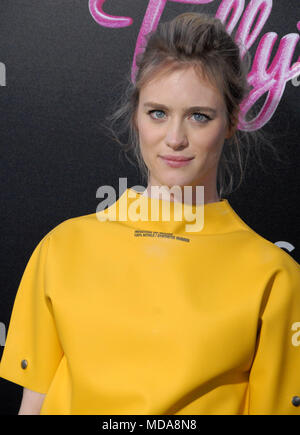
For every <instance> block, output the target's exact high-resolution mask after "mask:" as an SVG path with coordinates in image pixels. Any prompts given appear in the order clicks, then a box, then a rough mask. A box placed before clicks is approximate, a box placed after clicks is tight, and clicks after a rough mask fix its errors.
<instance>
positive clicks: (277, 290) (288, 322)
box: [248, 251, 300, 415]
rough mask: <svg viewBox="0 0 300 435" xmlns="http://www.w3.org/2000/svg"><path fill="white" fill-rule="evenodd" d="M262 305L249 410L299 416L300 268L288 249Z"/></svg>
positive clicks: (267, 289) (250, 385)
mask: <svg viewBox="0 0 300 435" xmlns="http://www.w3.org/2000/svg"><path fill="white" fill-rule="evenodd" d="M262 305H263V307H262V310H261V316H260V330H259V334H258V337H257V347H256V353H255V357H254V360H253V363H252V368H251V370H250V377H249V410H248V412H249V414H263V415H300V406H297V404H298V400H297V397H298V398H299V400H300V334H299V331H300V329H299V327H300V267H299V264H298V263H297V262H296V261H295V260H294V259H293V258H292V257H291V256H290V255H289V254H287V253H286V252H285V251H282V255H281V256H280V262H279V266H278V267H277V268H276V271H275V272H274V274H273V275H272V277H271V278H270V280H269V283H268V288H266V295H265V301H264V303H263V304H262ZM297 331H298V332H297ZM298 405H299V404H298Z"/></svg>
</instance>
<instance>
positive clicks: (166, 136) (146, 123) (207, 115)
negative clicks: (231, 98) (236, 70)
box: [135, 67, 230, 202]
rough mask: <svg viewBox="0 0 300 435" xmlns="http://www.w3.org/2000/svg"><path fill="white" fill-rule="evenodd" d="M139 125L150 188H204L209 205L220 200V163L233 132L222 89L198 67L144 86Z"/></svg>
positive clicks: (139, 111) (172, 73) (140, 98)
mask: <svg viewBox="0 0 300 435" xmlns="http://www.w3.org/2000/svg"><path fill="white" fill-rule="evenodd" d="M135 122H136V127H137V129H138V132H139V141H140V148H141V154H142V157H143V159H144V162H145V164H146V166H147V167H148V169H149V171H150V176H149V180H148V181H149V184H148V186H149V185H150V186H151V185H155V186H161V185H165V186H168V187H172V186H174V185H179V186H181V187H183V186H197V185H201V186H204V195H205V202H206V201H214V200H218V197H217V196H215V195H217V190H216V177H217V168H218V162H219V157H220V155H221V152H222V147H223V143H224V140H225V138H228V137H230V132H229V131H228V129H227V118H226V107H225V102H224V100H223V97H222V95H221V94H220V92H219V91H218V90H217V89H215V88H213V87H212V86H211V85H210V84H209V83H208V82H206V81H204V80H203V79H200V78H199V76H198V75H197V74H196V72H195V70H194V69H193V67H189V68H188V69H184V70H177V71H174V72H171V73H169V74H167V75H164V76H162V77H160V76H158V77H156V78H154V80H151V82H149V83H148V84H146V85H145V86H144V87H142V89H141V91H140V95H139V104H138V108H137V112H136V118H135ZM167 155H170V156H175V157H185V158H190V159H191V160H189V161H188V162H186V163H185V164H184V165H181V166H179V165H176V164H172V162H168V161H166V160H165V159H163V157H164V156H167Z"/></svg>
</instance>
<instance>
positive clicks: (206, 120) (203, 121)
mask: <svg viewBox="0 0 300 435" xmlns="http://www.w3.org/2000/svg"><path fill="white" fill-rule="evenodd" d="M154 112H160V113H164V111H163V110H157V109H156V110H149V111H148V112H147V114H148V115H150V117H151V118H152V119H163V117H158V118H156V117H154V118H153V116H151V115H152V113H154ZM192 115H193V116H194V115H200V116H201V117H202V121H201V120H196V122H198V123H199V124H203V123H205V122H208V121H210V120H211V118H210V117H209V116H208V115H204V113H200V112H195V113H193V114H192ZM203 118H204V119H203Z"/></svg>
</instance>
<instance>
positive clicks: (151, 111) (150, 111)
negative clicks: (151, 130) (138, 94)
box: [148, 110, 164, 119]
mask: <svg viewBox="0 0 300 435" xmlns="http://www.w3.org/2000/svg"><path fill="white" fill-rule="evenodd" d="M153 112H160V113H164V112H163V111H162V110H149V112H148V114H149V115H150V114H152V113H153ZM151 118H152V116H151ZM153 119H161V118H153Z"/></svg>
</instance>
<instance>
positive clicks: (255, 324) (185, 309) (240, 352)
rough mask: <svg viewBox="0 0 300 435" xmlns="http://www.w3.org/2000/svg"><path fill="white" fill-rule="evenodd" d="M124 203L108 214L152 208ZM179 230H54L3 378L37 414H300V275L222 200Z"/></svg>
mask: <svg viewBox="0 0 300 435" xmlns="http://www.w3.org/2000/svg"><path fill="white" fill-rule="evenodd" d="M129 191H131V192H133V190H132V189H127V190H126V191H125V192H124V193H123V194H122V195H121V196H120V198H119V199H118V200H117V201H116V202H115V204H113V205H111V206H110V207H109V209H108V210H112V207H114V206H116V210H117V211H118V210H119V207H120V204H124V203H123V202H121V200H122V201H123V200H124V199H127V204H128V206H130V205H132V206H133V207H135V205H136V204H137V202H136V201H140V205H141V207H144V206H145V205H147V204H148V206H149V207H150V206H151V199H150V198H148V197H145V196H142V195H141V194H136V198H138V199H136V198H130V197H128V195H127V194H128V193H129ZM155 202H156V204H159V205H161V204H162V203H165V202H166V201H165V200H162V199H155V200H153V203H155ZM195 207H196V208H197V210H200V208H201V207H202V210H203V206H192V208H191V211H195V210H196V208H195ZM108 210H103V211H101V212H99V215H98V216H100V215H102V216H103V215H104V214H105V213H107V212H108ZM139 210H141V209H139ZM149 210H150V209H149ZM161 210H162V209H161ZM172 210H173V203H171V212H172ZM137 211H138V210H137ZM186 219H187V218H186V217H185V216H184V217H183V218H182V220H181V221H176V220H175V219H174V216H172V213H171V219H170V221H169V222H168V221H163V220H162V218H161V215H160V220H159V221H156V222H154V221H151V220H148V221H135V220H134V219H133V218H130V219H128V220H127V221H120V220H119V221H118V220H117V221H112V220H111V221H109V220H108V221H106V222H103V221H100V220H99V219H98V218H97V214H96V213H92V214H88V215H85V216H79V217H75V218H71V219H68V220H66V221H64V222H62V223H60V224H59V225H58V226H56V227H55V228H53V229H52V230H51V231H50V232H49V233H48V234H47V235H46V236H45V237H44V238H43V239H42V240H41V241H40V242H39V244H38V245H37V247H36V248H35V250H34V252H33V253H32V256H31V257H30V259H29V262H28V264H27V266H26V269H25V271H24V274H23V277H22V279H21V282H20V286H19V289H18V292H17V295H16V299H15V302H14V306H13V311H12V315H11V319H10V324H9V329H8V333H7V338H6V344H5V347H4V352H3V355H2V360H1V364H0V376H1V377H3V378H5V379H7V380H9V381H12V382H15V383H17V384H19V385H22V386H24V387H26V388H29V389H31V390H33V391H37V392H40V393H47V394H46V397H45V400H44V403H43V406H42V409H41V414H115V415H117V414H128V415H129V414H161V415H162V414H169V415H170V414H193V415H196V414H290V415H292V414H294V415H299V414H300V407H295V406H294V405H293V404H292V398H293V396H297V395H298V396H300V371H299V367H300V346H299V345H298V344H300V337H299V334H298V336H297V330H296V329H295V325H296V323H297V322H300V270H299V269H300V268H299V264H298V263H297V262H296V261H295V260H294V259H293V258H292V257H291V256H290V255H288V254H287V253H286V252H285V251H284V250H282V249H281V248H279V247H277V246H276V245H275V244H274V243H272V242H270V241H268V240H266V239H265V238H263V237H262V236H260V235H258V234H257V233H256V232H255V231H253V230H252V229H251V228H250V227H249V226H247V224H246V223H245V222H243V220H242V219H240V218H239V216H238V215H237V214H236V213H235V211H234V210H233V209H232V207H231V205H230V204H229V202H228V200H222V201H220V202H215V203H208V204H205V205H204V219H205V220H204V227H203V229H202V230H201V231H198V232H187V231H186V227H185V225H186V224H187V220H186ZM188 223H190V222H188ZM143 231H145V232H143ZM293 325H294V329H293ZM296 326H297V325H296ZM299 326H300V325H298V327H299ZM298 331H299V329H298ZM297 337H298V338H297ZM22 360H27V363H28V365H27V368H25V369H23V368H22V367H21V361H22Z"/></svg>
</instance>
